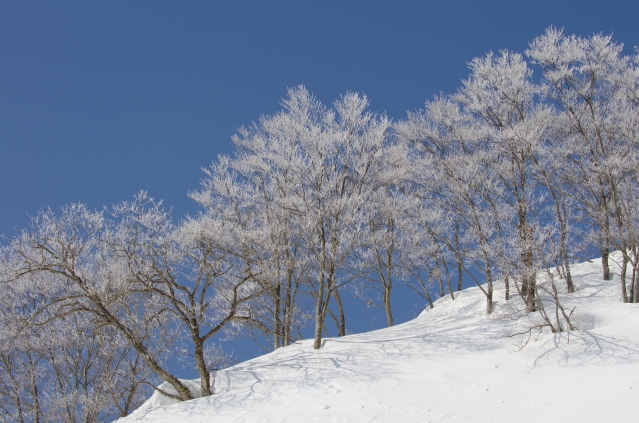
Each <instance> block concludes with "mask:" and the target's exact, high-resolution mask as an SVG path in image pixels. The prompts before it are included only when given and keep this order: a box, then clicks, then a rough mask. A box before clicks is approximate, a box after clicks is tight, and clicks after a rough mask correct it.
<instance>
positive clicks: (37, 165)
mask: <svg viewBox="0 0 639 423" xmlns="http://www.w3.org/2000/svg"><path fill="white" fill-rule="evenodd" d="M638 16H639V2H637V0H634V1H630V0H628V1H626V0H623V1H622V0H609V1H606V2H604V1H561V0H556V1H547V0H542V1H530V2H520V1H512V0H510V1H489V0H485V1H454V0H449V1H444V0H440V1H428V0H423V1H417V0H414V1H400V0H395V1H384V2H382V1H241V0H239V1H232V2H231V1H215V2H213V1H206V2H205V1H199V2H196V1H192V2H177V1H176V2H166V1H146V2H142V1H101V2H87V1H82V2H72V1H65V2H49V1H46V2H44V1H13V2H9V1H6V2H2V3H0V160H1V166H0V234H5V235H8V236H13V235H14V234H15V229H18V230H19V229H21V228H23V227H25V225H26V224H27V222H28V217H27V214H35V213H37V211H38V210H39V209H41V208H46V207H51V208H53V209H58V208H59V206H60V205H63V204H68V203H70V202H77V201H81V202H84V203H86V204H87V205H88V206H89V207H90V208H101V207H102V206H103V205H111V204H114V203H116V202H119V201H121V200H126V199H130V198H131V196H132V195H133V193H135V192H137V191H139V190H140V189H145V190H148V191H149V193H150V194H151V195H152V196H154V197H155V198H162V199H164V200H165V204H166V205H169V206H173V208H174V214H175V215H176V216H177V217H179V216H182V215H184V214H185V213H194V212H195V211H196V210H197V208H196V206H195V204H194V203H193V202H192V201H191V200H189V199H188V198H187V192H188V191H189V190H193V189H197V188H198V186H199V180H200V178H201V177H202V176H203V174H202V173H201V171H200V168H201V167H202V166H206V165H208V164H210V163H211V161H212V160H214V159H215V158H216V156H217V155H218V154H219V153H231V152H232V145H231V141H230V137H231V136H232V135H233V134H234V133H235V132H236V128H238V127H240V126H242V125H249V124H250V123H251V122H252V121H254V120H257V119H258V118H259V116H260V115H261V114H271V113H274V112H275V111H277V110H279V108H280V106H279V101H280V99H281V98H282V97H283V96H284V95H285V90H286V88H287V87H291V86H295V85H298V84H304V85H306V86H307V88H308V89H309V90H310V91H311V92H313V93H314V94H315V95H316V96H317V97H318V98H319V99H320V100H322V101H323V102H325V103H327V104H330V103H331V102H332V101H333V99H335V98H337V97H338V96H339V95H340V94H342V93H345V92H346V91H347V90H351V91H359V92H363V93H365V94H366V95H368V97H369V99H370V100H371V108H372V110H374V111H378V112H384V111H385V112H386V113H387V114H388V115H389V116H390V117H392V118H395V119H399V118H403V117H405V115H406V111H407V110H415V109H417V108H420V107H422V105H423V104H424V101H425V100H426V99H430V98H432V97H433V95H435V94H438V93H439V92H440V91H443V92H444V93H449V92H452V91H454V90H455V89H456V88H457V87H458V86H459V85H460V80H461V79H462V78H465V77H466V76H467V73H468V71H467V67H466V63H467V62H469V61H470V60H471V59H472V58H473V57H475V56H480V55H483V54H485V53H487V52H488V51H490V50H492V51H498V50H500V49H504V48H506V49H510V50H513V51H518V52H523V51H524V50H525V49H526V47H527V43H528V42H529V41H531V40H532V39H533V38H534V37H535V36H537V35H540V34H541V33H542V32H543V31H544V29H545V28H547V27H548V26H550V25H555V26H558V27H564V28H565V32H566V33H569V34H573V33H574V34H578V35H584V36H585V35H589V34H592V33H593V32H602V33H604V34H610V33H614V37H615V39H616V40H617V41H621V42H623V43H625V45H626V46H627V48H626V52H627V53H630V52H632V51H633V50H632V48H633V46H636V45H639V25H637V17H638ZM416 302H419V301H416ZM414 307H415V306H414V305H411V306H398V307H397V311H396V313H397V314H398V318H397V320H399V321H403V320H405V319H406V318H407V316H409V315H411V314H412V313H413V312H414ZM380 316H381V314H380ZM347 318H348V316H347ZM353 319H354V320H352V321H355V320H356V318H355V317H354V318H353ZM382 324H383V317H380V319H379V326H381V325H382ZM360 327H361V329H368V328H370V322H369V321H368V320H366V323H362V324H361V325H360ZM247 355H250V354H247Z"/></svg>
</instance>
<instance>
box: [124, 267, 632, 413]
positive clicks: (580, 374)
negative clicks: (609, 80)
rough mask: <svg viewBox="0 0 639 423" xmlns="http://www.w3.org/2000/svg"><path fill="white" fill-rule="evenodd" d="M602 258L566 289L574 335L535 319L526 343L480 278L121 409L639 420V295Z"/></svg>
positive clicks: (521, 325)
mask: <svg viewBox="0 0 639 423" xmlns="http://www.w3.org/2000/svg"><path fill="white" fill-rule="evenodd" d="M600 269H601V267H600V261H598V260H595V261H593V262H586V263H583V264H580V265H577V266H575V267H574V269H573V274H574V277H575V284H576V288H577V292H575V293H574V294H570V295H562V300H563V303H564V305H565V306H567V307H568V308H570V309H572V308H573V307H575V309H574V316H575V324H576V325H577V326H578V328H579V330H577V331H574V332H571V333H570V335H568V334H567V333H561V334H556V335H553V334H551V333H550V331H548V330H547V329H546V330H544V332H543V333H542V334H541V335H540V336H537V331H534V332H533V333H532V337H531V338H530V340H529V342H528V343H527V345H526V346H525V347H523V349H522V348H521V346H522V345H523V343H525V341H526V339H528V335H516V336H512V335H513V334H514V333H517V332H520V331H523V330H525V329H526V328H527V327H530V324H531V323H530V322H531V321H530V319H528V318H526V319H520V320H519V321H518V322H515V321H514V320H512V319H511V318H509V317H508V316H509V315H511V314H512V311H511V307H510V305H509V304H508V303H507V302H505V301H504V300H503V292H502V291H501V290H500V289H497V291H496V293H495V297H494V298H495V299H496V304H495V313H494V314H493V315H492V316H490V317H486V316H485V314H484V307H485V297H484V296H483V294H482V293H481V291H480V290H479V289H477V288H471V289H467V290H465V291H463V292H461V293H460V295H459V296H458V298H457V299H455V300H454V301H452V300H451V299H450V298H442V299H440V300H439V301H438V302H436V304H435V308H434V309H432V310H427V311H425V312H424V313H422V314H421V315H420V316H419V317H418V318H416V319H415V320H413V321H410V322H407V323H404V324H402V325H398V326H395V327H392V328H388V329H382V330H378V331H375V332H370V333H363V334H358V335H351V336H347V337H343V338H339V339H337V338H331V339H326V340H324V346H323V348H322V349H321V350H318V351H315V350H313V348H312V341H311V340H307V341H303V342H301V343H299V344H295V345H292V346H289V347H286V348H281V349H279V350H277V351H275V352H274V353H271V354H268V355H265V356H263V357H259V358H257V359H254V360H250V361H247V362H245V363H242V364H239V365H236V366H234V367H232V368H229V369H227V370H224V371H220V372H219V373H218V374H217V375H216V378H215V384H214V389H215V395H213V396H212V397H208V398H200V399H196V400H193V401H189V402H185V403H179V404H173V405H164V406H160V405H161V404H162V403H163V401H162V400H161V399H160V398H159V397H158V396H157V394H155V395H154V396H153V397H152V398H151V399H150V400H149V401H147V403H146V404H145V405H143V406H142V407H141V408H140V409H139V410H137V411H136V412H135V413H133V414H132V415H131V416H129V417H128V418H126V419H123V420H120V421H121V422H126V423H133V422H142V421H144V422H158V423H159V422H167V423H168V422H182V423H189V422H204V421H215V422H372V421H375V422H443V421H468V422H488V421H492V422H560V421H561V422H634V421H637V416H636V414H637V413H636V407H635V406H634V404H636V401H637V399H638V398H639V305H638V304H623V303H621V302H620V301H619V296H620V295H619V292H620V289H619V286H618V283H619V279H618V275H615V278H614V279H613V280H612V281H608V282H602V281H601V276H600V273H601V271H600ZM558 285H561V282H560V283H559V284H558ZM498 286H499V284H498ZM513 302H514V300H511V301H510V302H509V303H511V304H512V303H513ZM194 386H197V385H195V384H194ZM165 401H166V400H165Z"/></svg>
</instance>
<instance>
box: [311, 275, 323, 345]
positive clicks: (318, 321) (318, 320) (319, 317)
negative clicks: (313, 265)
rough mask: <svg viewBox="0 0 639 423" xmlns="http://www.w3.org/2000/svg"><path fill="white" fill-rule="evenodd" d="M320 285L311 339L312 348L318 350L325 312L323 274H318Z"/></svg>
mask: <svg viewBox="0 0 639 423" xmlns="http://www.w3.org/2000/svg"><path fill="white" fill-rule="evenodd" d="M320 278H321V281H320V286H319V290H318V291H319V292H318V293H317V304H316V305H315V334H314V339H313V348H314V349H316V350H319V349H320V348H321V347H322V328H323V327H324V318H325V316H326V313H324V310H323V305H324V290H325V283H324V276H323V275H321V276H320Z"/></svg>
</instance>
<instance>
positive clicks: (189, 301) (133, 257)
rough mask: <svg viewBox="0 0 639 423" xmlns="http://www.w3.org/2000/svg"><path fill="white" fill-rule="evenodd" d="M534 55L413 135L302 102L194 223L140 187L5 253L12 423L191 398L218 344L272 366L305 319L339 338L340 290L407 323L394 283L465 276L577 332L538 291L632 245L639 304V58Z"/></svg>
mask: <svg viewBox="0 0 639 423" xmlns="http://www.w3.org/2000/svg"><path fill="white" fill-rule="evenodd" d="M526 57H527V58H528V59H526ZM526 57H524V56H522V55H519V54H515V53H511V52H507V51H504V52H501V53H500V54H499V55H494V54H492V53H491V54H488V55H486V56H485V57H483V58H477V59H474V60H473V61H472V62H471V63H470V70H471V74H470V77H469V78H468V79H467V80H465V81H463V86H462V87H461V88H460V89H459V90H458V91H457V93H455V94H452V95H447V96H445V95H441V96H439V97H436V98H435V99H434V100H432V101H429V102H427V103H426V107H425V109H424V110H421V111H418V112H415V113H410V114H409V116H408V118H407V119H405V120H403V121H399V122H392V121H391V120H390V119H389V118H388V117H386V116H383V115H376V114H373V113H371V112H368V111H367V107H368V100H367V99H366V97H364V96H362V95H359V94H355V93H348V94H346V95H344V96H342V97H341V98H340V99H339V100H337V101H335V103H334V104H333V107H332V108H328V107H326V106H324V105H322V104H321V103H320V102H319V101H318V100H317V99H315V98H314V97H313V96H312V95H311V94H310V93H309V92H308V91H307V90H306V89H305V88H304V87H297V88H294V89H290V90H289V91H288V96H287V97H286V99H284V100H283V102H282V106H283V110H282V111H281V112H279V113H277V114H275V115H273V116H264V117H262V118H261V119H260V120H259V121H258V122H256V123H254V124H253V125H251V126H250V127H248V128H242V129H240V130H239V133H238V135H236V136H235V137H234V139H233V141H234V143H235V146H236V152H235V155H234V156H233V157H227V156H221V157H219V158H218V160H217V161H215V162H214V163H213V165H212V166H211V167H210V168H208V169H206V170H205V173H206V177H205V178H204V179H203V181H202V185H201V188H200V189H199V190H196V191H193V192H191V193H190V196H191V198H193V199H194V200H195V201H196V202H197V203H198V204H199V205H200V206H201V207H202V209H201V212H200V213H199V214H198V215H197V216H194V217H187V218H184V219H182V220H181V221H180V222H178V223H176V222H174V220H173V219H172V217H171V216H170V215H169V214H168V213H167V212H166V211H164V210H163V208H162V206H161V203H159V202H156V201H154V200H153V199H151V198H149V197H148V196H147V194H146V193H144V192H142V193H140V194H138V195H137V196H136V197H135V198H134V200H133V201H131V202H123V203H121V204H119V205H116V206H114V207H112V208H111V209H108V210H102V211H90V210H88V209H86V207H84V206H82V205H79V204H76V205H71V206H68V207H65V208H63V210H62V213H60V214H55V213H53V212H51V211H45V212H42V213H40V214H39V215H38V216H37V217H35V218H33V219H32V222H31V227H30V228H29V229H26V230H24V231H22V233H21V234H20V235H19V236H17V237H15V238H13V239H11V240H8V242H7V243H6V245H4V246H3V247H2V251H1V253H2V255H1V260H0V274H1V278H2V289H3V291H2V292H3V294H2V298H1V299H0V307H1V309H2V319H3V321H2V322H0V323H1V324H0V328H1V329H0V340H1V341H0V345H2V347H0V368H1V369H2V373H1V376H0V395H1V396H2V401H1V402H2V411H1V412H0V416H2V417H1V418H2V419H5V420H7V421H21V422H23V421H48V420H59V419H61V418H62V419H64V420H65V421H74V422H75V421H104V420H108V419H111V418H114V417H116V416H119V415H126V414H128V413H129V412H130V411H131V410H132V409H133V408H135V407H136V406H137V405H138V404H140V401H142V399H143V398H144V396H145V395H148V389H149V387H150V386H151V385H153V384H154V383H156V382H157V380H156V378H160V379H162V380H163V381H165V382H167V383H168V385H170V386H171V387H172V389H171V390H167V391H165V392H164V393H165V394H166V395H169V396H173V397H175V398H177V399H179V400H188V399H191V398H193V397H194V395H199V394H200V393H201V395H211V394H212V393H214V389H213V386H214V384H213V378H212V372H213V371H214V370H215V369H216V368H217V366H218V365H219V363H216V362H215V360H212V358H216V357H219V354H216V351H217V350H216V349H215V344H214V343H213V337H214V336H215V335H216V334H219V333H220V332H221V331H222V330H225V331H227V334H233V333H236V332H241V333H246V332H249V333H252V334H254V335H255V337H256V339H257V340H258V341H259V340H268V344H269V347H268V348H270V349H276V348H279V347H282V346H286V345H288V344H290V343H291V342H293V341H295V340H297V339H300V338H301V337H302V336H303V330H304V326H305V324H306V323H307V322H309V321H311V322H313V326H314V330H313V336H314V348H316V349H318V348H321V346H322V342H321V341H322V334H325V335H327V334H328V328H329V327H331V326H332V325H333V324H334V325H335V328H336V330H337V333H338V335H340V336H342V335H345V334H346V327H347V326H346V311H345V307H344V302H343V301H342V297H343V296H344V295H345V294H346V293H349V294H358V295H360V296H362V295H363V296H369V297H370V295H371V294H370V292H379V293H380V296H379V298H380V300H381V305H382V306H383V307H384V310H385V312H386V318H387V323H388V325H389V326H391V325H393V312H392V311H393V310H392V307H391V295H392V292H393V284H394V283H396V282H398V281H399V282H401V283H404V284H407V285H408V286H409V287H411V288H412V289H413V290H414V291H415V292H416V293H418V294H419V295H421V296H422V297H423V298H424V299H425V301H427V303H428V304H429V306H430V307H433V297H436V296H443V295H446V294H447V295H450V296H451V297H452V298H453V299H454V296H455V294H454V291H455V290H460V289H461V286H462V280H463V279H464V278H467V279H472V280H474V282H475V283H476V284H477V285H478V286H479V287H480V288H481V290H482V291H483V292H484V294H485V295H486V313H491V312H492V310H493V284H494V282H495V281H497V280H502V281H504V284H505V299H506V300H508V299H509V298H510V297H511V294H510V292H511V288H513V289H514V290H515V292H516V294H515V295H516V296H517V297H520V298H521V299H522V300H523V301H522V304H524V308H525V309H526V311H527V312H534V311H536V310H539V311H540V312H541V314H542V315H543V316H546V317H545V319H546V321H547V323H548V326H550V328H551V329H552V330H553V331H555V330H564V329H571V328H572V325H571V324H570V320H569V318H568V317H567V316H566V315H565V314H564V317H566V319H565V325H564V326H562V323H560V322H559V318H557V321H556V322H552V323H551V322H550V319H549V318H548V317H547V315H548V314H547V313H546V312H545V309H544V303H543V301H541V299H540V298H541V296H542V294H543V293H544V292H545V293H550V294H551V296H553V297H552V298H554V299H555V300H557V287H556V286H555V285H554V282H552V279H553V277H554V276H559V278H561V279H564V280H565V289H566V291H567V292H573V291H574V285H573V283H572V278H571V273H570V263H571V261H573V260H575V258H577V257H579V256H580V255H584V254H588V253H590V252H591V250H592V249H599V251H600V253H601V255H602V269H603V278H604V279H610V278H611V270H610V268H611V266H610V264H609V260H610V252H611V251H612V250H614V249H619V250H621V251H622V253H623V262H622V263H620V265H621V277H620V281H621V284H620V286H621V298H622V300H623V301H629V302H639V282H638V281H637V277H636V275H637V272H638V271H639V254H638V251H637V246H638V245H639V239H638V238H639V222H638V221H637V211H636V210H637V209H638V206H639V204H637V202H638V201H639V200H637V198H639V196H638V195H637V194H638V192H637V190H638V188H639V180H638V175H639V173H638V172H637V163H639V161H638V160H637V159H638V157H637V153H638V152H639V148H638V147H639V55H636V56H634V57H628V56H623V55H622V46H621V45H619V44H616V43H614V42H613V41H612V40H611V38H610V37H608V36H602V35H594V36H592V37H589V38H579V37H574V36H570V37H568V36H565V35H563V34H562V32H561V31H559V30H557V29H554V28H550V29H548V30H547V31H546V33H545V34H544V35H542V36H540V37H538V38H537V39H535V40H534V41H533V42H532V43H531V44H530V48H529V49H528V50H527V51H526ZM531 66H536V67H537V68H539V69H540V70H541V72H540V73H541V75H540V76H539V77H538V78H536V79H535V78H533V73H532V68H531ZM628 266H630V268H628ZM542 269H554V270H547V271H546V273H547V275H549V278H550V280H551V285H550V288H549V287H548V285H543V284H540V283H538V278H539V274H540V271H541V270H542ZM629 270H630V271H631V272H632V276H630V278H629V279H628V277H627V276H628V273H629ZM480 275H481V276H480ZM540 290H541V291H540ZM555 304H556V305H557V307H558V309H560V310H561V311H562V312H563V309H562V308H561V307H560V305H559V303H558V302H557V301H555ZM176 355H181V356H184V357H188V360H187V361H188V362H189V363H190V365H193V366H194V367H195V368H196V369H197V371H198V373H199V375H200V384H201V386H200V391H201V392H199V393H194V392H191V391H190V390H189V389H188V387H187V386H186V385H185V384H184V383H183V382H182V381H180V380H179V379H178V378H177V377H176V376H175V374H174V371H173V370H172V369H171V366H170V365H169V362H170V357H171V356H176ZM155 389H157V388H155ZM60 416H64V417H60Z"/></svg>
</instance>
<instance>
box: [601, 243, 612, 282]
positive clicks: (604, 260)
mask: <svg viewBox="0 0 639 423" xmlns="http://www.w3.org/2000/svg"><path fill="white" fill-rule="evenodd" d="M609 256H610V248H608V247H604V248H603V249H602V250H601V267H602V270H603V280H605V281H609V280H610V265H609V264H608V261H609Z"/></svg>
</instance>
